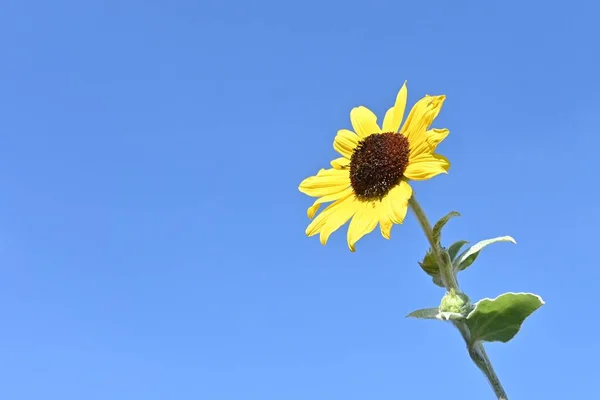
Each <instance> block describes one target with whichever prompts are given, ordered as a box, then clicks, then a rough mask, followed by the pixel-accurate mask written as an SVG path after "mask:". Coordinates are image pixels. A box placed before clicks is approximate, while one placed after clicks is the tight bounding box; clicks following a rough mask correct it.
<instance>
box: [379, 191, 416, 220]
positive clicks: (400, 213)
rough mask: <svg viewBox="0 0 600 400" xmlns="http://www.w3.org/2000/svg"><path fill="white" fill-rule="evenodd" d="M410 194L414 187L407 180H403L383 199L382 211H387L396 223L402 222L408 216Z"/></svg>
mask: <svg viewBox="0 0 600 400" xmlns="http://www.w3.org/2000/svg"><path fill="white" fill-rule="evenodd" d="M410 196H412V188H411V187H410V185H409V184H408V183H407V182H405V181H401V182H400V184H399V185H397V186H395V187H394V188H393V189H392V190H390V192H389V193H388V194H387V196H385V197H384V198H383V199H382V200H381V207H382V210H381V212H385V213H386V214H387V216H388V218H389V219H390V221H392V222H393V223H394V224H401V223H402V222H404V217H406V211H407V210H408V200H409V199H410Z"/></svg>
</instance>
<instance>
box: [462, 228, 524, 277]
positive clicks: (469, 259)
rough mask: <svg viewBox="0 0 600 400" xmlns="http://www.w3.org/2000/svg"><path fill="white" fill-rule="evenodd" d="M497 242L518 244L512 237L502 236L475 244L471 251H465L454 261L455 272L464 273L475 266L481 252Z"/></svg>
mask: <svg viewBox="0 0 600 400" xmlns="http://www.w3.org/2000/svg"><path fill="white" fill-rule="evenodd" d="M497 242H511V243H514V244H517V242H516V241H515V239H513V238H512V237H510V236H500V237H497V238H493V239H486V240H482V241H481V242H479V243H476V244H474V245H473V246H471V247H470V248H469V249H467V250H465V251H464V252H463V253H462V254H461V255H460V256H458V258H457V259H456V260H455V261H454V270H455V271H462V270H464V269H467V268H468V267H469V266H470V265H471V264H473V262H474V261H475V259H476V258H477V256H479V253H480V252H481V250H483V248H484V247H486V246H488V245H490V244H492V243H497Z"/></svg>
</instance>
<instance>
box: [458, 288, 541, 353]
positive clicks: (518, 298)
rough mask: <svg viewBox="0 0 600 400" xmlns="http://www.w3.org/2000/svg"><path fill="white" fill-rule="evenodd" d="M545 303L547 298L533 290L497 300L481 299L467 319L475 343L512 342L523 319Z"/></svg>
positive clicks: (505, 294)
mask: <svg viewBox="0 0 600 400" xmlns="http://www.w3.org/2000/svg"><path fill="white" fill-rule="evenodd" d="M543 304H544V300H542V298H541V297H540V296H538V295H536V294H532V293H504V294H502V295H500V296H498V297H496V298H495V299H482V300H480V301H478V302H477V303H475V305H474V308H473V310H472V311H471V312H470V313H469V315H468V316H467V319H466V323H467V326H468V327H469V330H470V332H471V343H475V342H477V341H486V342H503V343H506V342H508V341H509V340H511V339H512V338H513V337H515V335H516V334H517V333H518V332H519V329H521V325H522V324H523V321H525V319H526V318H527V317H528V316H530V315H531V314H532V313H533V312H534V311H535V310H537V309H538V308H540V307H541V306H542V305H543Z"/></svg>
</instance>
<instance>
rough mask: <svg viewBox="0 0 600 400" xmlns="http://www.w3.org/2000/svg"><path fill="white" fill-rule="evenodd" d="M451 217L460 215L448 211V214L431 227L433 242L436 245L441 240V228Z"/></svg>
mask: <svg viewBox="0 0 600 400" xmlns="http://www.w3.org/2000/svg"><path fill="white" fill-rule="evenodd" d="M453 217H460V213H459V212H458V211H450V212H449V213H448V214H446V215H444V216H443V217H442V218H440V220H439V221H438V222H436V223H435V225H434V226H433V231H432V233H433V241H434V242H435V243H437V244H440V241H441V240H442V228H443V227H444V225H446V223H447V222H448V221H449V220H450V218H453Z"/></svg>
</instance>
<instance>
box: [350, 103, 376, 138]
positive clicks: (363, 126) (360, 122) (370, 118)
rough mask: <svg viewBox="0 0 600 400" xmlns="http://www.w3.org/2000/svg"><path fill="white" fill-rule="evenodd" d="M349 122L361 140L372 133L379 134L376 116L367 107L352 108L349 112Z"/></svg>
mask: <svg viewBox="0 0 600 400" xmlns="http://www.w3.org/2000/svg"><path fill="white" fill-rule="evenodd" d="M350 121H351V122H352V127H353V128H354V131H355V132H356V134H357V135H358V137H359V138H361V139H364V138H366V137H367V136H370V135H372V134H374V133H381V129H380V128H379V125H377V116H376V115H375V114H373V111H371V110H369V109H368V108H367V107H363V106H360V107H354V108H353V109H352V111H350Z"/></svg>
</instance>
